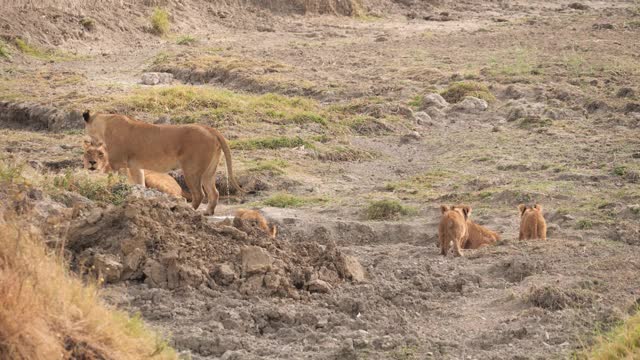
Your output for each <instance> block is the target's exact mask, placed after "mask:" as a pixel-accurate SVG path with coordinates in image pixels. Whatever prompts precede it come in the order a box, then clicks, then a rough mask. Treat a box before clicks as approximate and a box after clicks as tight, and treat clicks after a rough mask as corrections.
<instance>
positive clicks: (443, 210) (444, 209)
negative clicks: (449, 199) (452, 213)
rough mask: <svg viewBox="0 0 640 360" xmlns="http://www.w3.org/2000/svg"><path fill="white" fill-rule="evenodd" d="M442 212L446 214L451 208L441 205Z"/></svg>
mask: <svg viewBox="0 0 640 360" xmlns="http://www.w3.org/2000/svg"><path fill="white" fill-rule="evenodd" d="M440 211H442V213H443V214H444V213H446V212H447V211H449V207H448V206H447V205H440Z"/></svg>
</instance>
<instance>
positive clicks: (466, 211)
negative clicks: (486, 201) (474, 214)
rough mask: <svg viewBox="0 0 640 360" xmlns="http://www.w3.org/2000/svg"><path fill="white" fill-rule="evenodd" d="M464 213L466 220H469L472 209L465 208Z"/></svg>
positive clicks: (463, 208)
mask: <svg viewBox="0 0 640 360" xmlns="http://www.w3.org/2000/svg"><path fill="white" fill-rule="evenodd" d="M462 213H463V214H464V219H465V220H466V219H468V218H469V214H471V207H469V206H463V207H462Z"/></svg>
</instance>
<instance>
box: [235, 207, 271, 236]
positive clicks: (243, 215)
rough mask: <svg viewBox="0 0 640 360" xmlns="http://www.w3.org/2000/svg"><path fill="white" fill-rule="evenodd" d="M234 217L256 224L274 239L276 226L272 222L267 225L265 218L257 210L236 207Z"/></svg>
mask: <svg viewBox="0 0 640 360" xmlns="http://www.w3.org/2000/svg"><path fill="white" fill-rule="evenodd" d="M235 217H236V218H237V219H240V220H242V221H244V222H248V223H254V224H256V225H257V226H258V227H259V228H260V229H261V230H262V231H264V232H265V233H266V234H267V235H269V236H271V237H272V238H274V239H275V237H276V232H277V229H276V226H275V225H273V224H272V225H271V226H269V224H268V223H267V219H265V218H264V216H262V214H260V212H258V211H257V210H248V209H238V210H236V214H235Z"/></svg>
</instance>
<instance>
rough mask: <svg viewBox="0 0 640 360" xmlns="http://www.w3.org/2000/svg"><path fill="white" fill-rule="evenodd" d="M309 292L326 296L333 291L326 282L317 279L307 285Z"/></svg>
mask: <svg viewBox="0 0 640 360" xmlns="http://www.w3.org/2000/svg"><path fill="white" fill-rule="evenodd" d="M307 290H308V291H309V292H317V293H322V294H326V293H328V292H329V291H331V285H329V284H328V283H327V282H326V281H322V280H320V279H315V280H312V281H310V282H308V283H307Z"/></svg>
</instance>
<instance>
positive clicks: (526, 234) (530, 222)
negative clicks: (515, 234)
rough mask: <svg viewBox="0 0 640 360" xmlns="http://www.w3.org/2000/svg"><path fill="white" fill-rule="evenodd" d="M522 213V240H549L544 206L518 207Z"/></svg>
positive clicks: (522, 205)
mask: <svg viewBox="0 0 640 360" xmlns="http://www.w3.org/2000/svg"><path fill="white" fill-rule="evenodd" d="M518 210H519V211H520V237H519V239H520V240H530V239H541V240H547V222H546V221H545V220H544V216H542V206H540V205H538V204H535V205H534V206H533V207H532V206H527V205H525V204H520V205H518Z"/></svg>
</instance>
